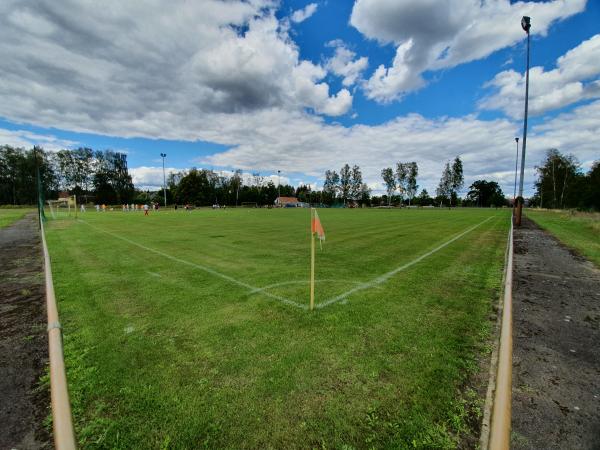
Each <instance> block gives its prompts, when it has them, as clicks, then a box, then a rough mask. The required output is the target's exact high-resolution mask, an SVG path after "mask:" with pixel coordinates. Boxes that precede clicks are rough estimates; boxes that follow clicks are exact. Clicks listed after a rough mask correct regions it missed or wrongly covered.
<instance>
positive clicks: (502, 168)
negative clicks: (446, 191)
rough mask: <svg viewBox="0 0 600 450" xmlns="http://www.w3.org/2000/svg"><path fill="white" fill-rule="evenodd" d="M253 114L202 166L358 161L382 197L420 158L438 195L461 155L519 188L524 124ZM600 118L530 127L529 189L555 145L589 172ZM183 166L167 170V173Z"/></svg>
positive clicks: (590, 111) (220, 130)
mask: <svg viewBox="0 0 600 450" xmlns="http://www.w3.org/2000/svg"><path fill="white" fill-rule="evenodd" d="M282 114H283V115H282ZM247 119H248V120H246V121H244V122H243V123H237V124H236V123H233V122H226V121H224V122H222V123H220V127H217V126H216V125H217V124H215V123H212V124H211V125H210V128H211V131H210V133H209V134H210V136H211V139H210V140H212V141H214V142H218V143H221V144H223V145H227V146H229V147H230V149H229V150H226V151H224V152H221V153H217V154H214V155H211V156H209V157H203V158H198V159H196V161H195V162H196V163H197V166H198V167H209V168H211V167H214V166H218V167H236V168H240V169H241V170H242V171H243V173H244V182H245V183H247V184H251V183H252V182H253V181H252V179H253V176H252V173H254V172H257V171H260V172H261V173H262V174H263V175H264V176H265V179H270V180H272V181H273V182H274V183H275V184H277V179H278V177H277V170H281V171H282V174H299V175H300V177H301V178H302V179H315V178H316V179H317V180H319V181H318V183H319V184H320V182H321V181H322V177H323V174H324V172H325V170H327V169H336V170H339V168H340V167H341V166H342V165H343V164H345V163H349V164H358V165H359V166H360V167H361V169H362V171H363V175H364V180H365V182H366V183H368V185H369V187H371V188H372V189H373V191H374V193H375V194H381V193H383V191H384V190H383V185H382V184H381V177H380V172H381V169H382V168H383V167H386V166H393V165H394V164H395V163H396V162H398V161H417V162H418V164H419V180H418V182H419V185H420V187H421V188H426V189H427V190H428V191H429V193H430V194H433V193H434V192H435V188H436V186H437V184H438V182H439V179H440V175H441V171H442V169H443V165H444V163H445V162H446V161H447V160H451V159H452V158H454V157H455V156H456V155H460V156H461V158H462V159H463V162H464V170H465V187H468V186H469V185H470V184H471V183H472V182H473V181H475V180H477V179H487V180H492V181H497V182H498V183H500V185H501V187H502V189H503V190H504V193H505V194H509V195H510V194H511V193H512V190H513V182H514V172H513V170H514V162H515V143H514V136H516V135H518V132H519V130H520V128H521V123H520V121H518V122H514V121H511V120H509V119H497V120H491V121H489V120H482V119H479V118H477V117H476V116H473V115H469V116H464V117H458V118H445V117H442V118H438V119H427V118H424V117H422V116H420V115H418V114H409V115H407V116H403V117H398V118H396V119H394V120H391V121H389V122H386V123H384V124H381V125H377V126H368V125H355V126H352V127H350V128H347V127H344V126H342V125H339V124H328V123H326V122H325V121H324V120H322V119H320V118H319V117H315V116H309V115H307V114H302V113H299V112H288V113H282V112H281V111H279V110H272V111H262V112H260V113H258V114H256V115H253V116H248V117H247ZM598 123H600V100H597V101H595V102H592V103H590V104H587V105H583V106H579V107H576V108H574V109H573V111H571V112H569V113H563V114H560V115H558V116H557V117H555V118H553V119H551V120H549V121H547V122H545V123H544V124H541V125H536V126H533V127H531V129H530V132H529V136H528V140H527V143H528V146H527V162H526V172H525V174H526V182H525V192H526V194H527V195H530V194H531V193H532V192H533V191H532V189H533V188H532V185H533V181H534V178H535V170H534V166H535V165H537V164H539V162H541V161H542V159H543V157H544V153H545V152H546V151H547V150H548V149H550V148H558V149H559V150H560V151H561V152H563V153H572V154H574V155H575V156H576V157H577V158H578V159H579V161H580V162H581V163H582V167H583V168H584V169H589V168H590V167H591V165H592V163H593V161H594V160H596V159H598V145H599V144H600V140H599V139H598V132H597V129H598ZM18 133H21V132H12V131H9V130H1V129H0V139H2V140H3V141H4V142H6V141H7V139H8V142H11V141H10V139H11V138H12V139H13V141H12V143H13V145H22V146H31V143H33V137H34V136H28V134H27V133H26V132H22V133H23V134H22V135H20V134H18ZM35 137H36V139H37V141H36V142H37V143H40V144H42V145H44V147H46V148H47V145H46V144H45V143H44V142H50V143H52V142H54V143H55V144H51V145H57V146H58V147H60V148H62V147H65V146H67V144H68V143H66V142H60V140H59V139H57V138H56V137H54V136H51V135H47V136H42V135H35ZM18 139H23V141H21V140H18ZM30 139H31V140H30ZM20 142H26V143H22V144H21V143H20ZM57 142H59V144H57ZM58 147H57V148H58ZM490 155H494V157H493V158H490ZM183 169H185V168H183ZM183 169H178V168H168V169H167V173H169V172H171V171H174V172H176V171H179V170H183ZM188 169H189V168H188ZM130 172H131V173H132V176H133V179H134V183H135V184H136V186H138V187H142V188H144V189H159V188H160V187H161V186H162V167H160V166H156V167H133V168H130ZM219 173H221V175H222V176H230V175H231V171H226V170H222V171H220V172H219ZM290 181H291V180H290V179H289V176H285V175H282V177H281V183H282V184H287V183H290ZM463 193H464V192H463Z"/></svg>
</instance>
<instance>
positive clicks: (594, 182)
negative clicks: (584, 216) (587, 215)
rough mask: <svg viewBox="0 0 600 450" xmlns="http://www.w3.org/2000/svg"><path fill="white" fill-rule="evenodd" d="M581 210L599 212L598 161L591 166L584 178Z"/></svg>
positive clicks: (599, 177) (599, 168) (599, 164)
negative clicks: (587, 209)
mask: <svg viewBox="0 0 600 450" xmlns="http://www.w3.org/2000/svg"><path fill="white" fill-rule="evenodd" d="M580 204H581V206H582V207H583V208H590V209H595V210H596V211H600V160H598V161H596V162H594V164H592V168H591V169H590V171H589V172H588V174H587V175H586V176H585V188H584V189H583V195H582V198H581V202H580Z"/></svg>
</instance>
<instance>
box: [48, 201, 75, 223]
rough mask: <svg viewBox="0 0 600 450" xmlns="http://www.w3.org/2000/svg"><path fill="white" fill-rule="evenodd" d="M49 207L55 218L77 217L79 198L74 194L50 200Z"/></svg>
mask: <svg viewBox="0 0 600 450" xmlns="http://www.w3.org/2000/svg"><path fill="white" fill-rule="evenodd" d="M48 207H49V209H50V214H51V215H52V218H53V219H58V218H65V217H77V198H76V197H75V196H74V195H69V196H67V197H61V198H59V199H58V200H48Z"/></svg>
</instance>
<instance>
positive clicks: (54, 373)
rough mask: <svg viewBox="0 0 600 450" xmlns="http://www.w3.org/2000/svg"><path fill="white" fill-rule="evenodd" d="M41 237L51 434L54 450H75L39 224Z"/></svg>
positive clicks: (47, 257)
mask: <svg viewBox="0 0 600 450" xmlns="http://www.w3.org/2000/svg"><path fill="white" fill-rule="evenodd" d="M40 234H41V236H42V248H43V251H44V272H45V278H46V308H47V310H48V356H49V358H50V397H51V403H52V430H53V435H54V447H55V448H56V450H71V449H76V448H77V445H76V443H75V442H76V441H75V432H74V430H73V419H72V416H71V402H70V401H69V391H68V389H67V376H66V373H65V362H64V358H63V346H62V332H61V326H60V322H59V321H58V308H57V306H56V297H55V296H54V283H53V282H52V269H51V267H50V255H49V253H48V246H47V245H46V236H45V232H44V221H43V220H40Z"/></svg>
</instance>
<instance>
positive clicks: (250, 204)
mask: <svg viewBox="0 0 600 450" xmlns="http://www.w3.org/2000/svg"><path fill="white" fill-rule="evenodd" d="M242 208H258V203H256V202H242Z"/></svg>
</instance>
